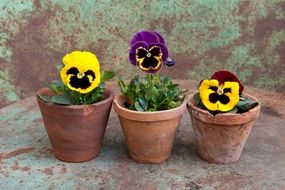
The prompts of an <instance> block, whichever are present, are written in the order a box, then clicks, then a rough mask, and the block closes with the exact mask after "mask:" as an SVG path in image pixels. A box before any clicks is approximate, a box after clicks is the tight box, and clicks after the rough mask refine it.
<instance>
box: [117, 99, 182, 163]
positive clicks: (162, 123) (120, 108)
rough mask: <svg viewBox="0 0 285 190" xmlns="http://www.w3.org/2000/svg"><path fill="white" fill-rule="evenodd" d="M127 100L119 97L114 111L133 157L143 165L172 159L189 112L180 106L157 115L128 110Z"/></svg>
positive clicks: (155, 113)
mask: <svg viewBox="0 0 285 190" xmlns="http://www.w3.org/2000/svg"><path fill="white" fill-rule="evenodd" d="M125 101H126V100H125V98H124V96H122V95H117V96H116V97H115V99H114V108H115V111H116V112H117V114H118V116H119V119H120V122H121V126H122V129H123V132H124V136H125V142H126V144H127V147H128V150H129V155H130V157H131V158H132V159H133V160H135V161H137V162H142V163H161V162H163V161H165V160H166V159H167V158H169V156H170V154H171V149H172V145H173V142H174V138H175V134H176V130H177V128H178V124H179V122H180V119H181V116H182V114H183V112H184V111H185V109H186V101H184V102H183V104H181V105H180V106H179V107H177V108H174V109H170V110H165V111H156V112H138V111H132V110H129V109H127V108H125V107H124V102H125Z"/></svg>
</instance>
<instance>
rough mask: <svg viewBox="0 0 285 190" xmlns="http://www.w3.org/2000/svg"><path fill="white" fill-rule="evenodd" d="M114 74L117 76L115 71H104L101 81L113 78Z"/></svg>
mask: <svg viewBox="0 0 285 190" xmlns="http://www.w3.org/2000/svg"><path fill="white" fill-rule="evenodd" d="M114 76H115V73H114V72H113V71H103V73H102V75H101V83H104V82H106V81H108V80H110V79H112V78H113V77H114Z"/></svg>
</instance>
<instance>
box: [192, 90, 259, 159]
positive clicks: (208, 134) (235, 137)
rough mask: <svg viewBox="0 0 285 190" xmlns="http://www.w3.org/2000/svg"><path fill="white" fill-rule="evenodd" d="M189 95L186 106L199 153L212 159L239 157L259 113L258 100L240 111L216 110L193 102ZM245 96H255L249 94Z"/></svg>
mask: <svg viewBox="0 0 285 190" xmlns="http://www.w3.org/2000/svg"><path fill="white" fill-rule="evenodd" d="M193 96H194V94H193V95H191V96H190V98H189V101H188V104H187V108H188V111H189V113H190V117H191V121H192V127H193V132H194V136H195V139H196V143H197V146H198V154H199V155H200V156H201V157H202V158H203V159H204V160H206V161H208V162H212V163H220V164H228V163H233V162H235V161H238V160H239V158H240V155H241V152H242V150H243V147H244V144H245V142H246V140H247V137H248V136H249V133H250V131H251V127H252V125H253V123H254V121H255V119H256V118H257V117H258V115H259V111H260V103H259V104H258V105H257V106H256V107H254V108H253V109H251V110H249V111H248V112H246V113H243V114H231V113H225V114H217V115H215V116H214V115H212V114H210V113H209V112H208V111H206V110H203V109H200V108H198V107H197V106H195V105H194V100H193ZM245 96H246V97H248V98H251V99H254V100H255V101H257V102H258V100H257V99H256V98H254V97H252V96H249V95H245Z"/></svg>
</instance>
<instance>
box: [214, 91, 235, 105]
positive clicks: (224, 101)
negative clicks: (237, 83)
mask: <svg viewBox="0 0 285 190" xmlns="http://www.w3.org/2000/svg"><path fill="white" fill-rule="evenodd" d="M209 101H210V102H211V103H213V104H215V103H217V101H220V102H221V103H222V104H228V103H229V102H230V98H229V97H228V96H227V95H225V94H218V93H217V92H214V93H211V94H210V95H209Z"/></svg>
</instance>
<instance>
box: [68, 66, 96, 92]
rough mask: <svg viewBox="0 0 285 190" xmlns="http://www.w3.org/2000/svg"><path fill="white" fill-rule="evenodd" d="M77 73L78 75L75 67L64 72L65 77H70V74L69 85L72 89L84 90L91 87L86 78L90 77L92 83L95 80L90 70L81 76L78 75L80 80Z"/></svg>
mask: <svg viewBox="0 0 285 190" xmlns="http://www.w3.org/2000/svg"><path fill="white" fill-rule="evenodd" d="M78 73H79V71H78V69H77V68H76V67H72V68H70V69H69V70H68V71H67V72H66V74H67V75H70V74H72V75H73V76H71V77H70V82H69V84H70V85H71V86H72V87H73V88H81V89H86V88H88V87H90V85H91V83H90V81H89V78H88V76H91V77H92V81H93V80H94V79H95V78H96V77H95V74H94V72H93V71H92V70H88V71H86V72H84V73H82V75H80V76H81V78H78Z"/></svg>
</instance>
